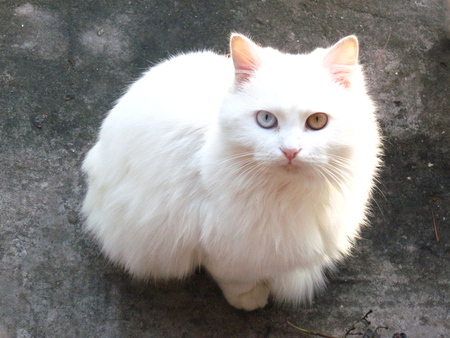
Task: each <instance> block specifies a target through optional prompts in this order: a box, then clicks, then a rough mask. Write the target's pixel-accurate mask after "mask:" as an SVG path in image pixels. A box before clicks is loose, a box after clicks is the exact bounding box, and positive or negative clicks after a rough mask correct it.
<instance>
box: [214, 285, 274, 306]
mask: <svg viewBox="0 0 450 338" xmlns="http://www.w3.org/2000/svg"><path fill="white" fill-rule="evenodd" d="M220 287H221V289H222V292H223V294H224V296H225V298H226V300H227V301H228V303H230V305H232V306H233V307H235V308H236V309H240V310H245V311H253V310H256V309H259V308H263V307H264V306H266V305H267V301H268V298H269V293H270V288H269V286H268V285H266V284H265V283H259V284H254V283H251V284H250V283H220Z"/></svg>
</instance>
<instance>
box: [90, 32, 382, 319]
mask: <svg viewBox="0 0 450 338" xmlns="http://www.w3.org/2000/svg"><path fill="white" fill-rule="evenodd" d="M357 53H358V52H357V40H356V38H355V37H348V38H345V39H343V40H341V41H340V42H338V43H337V44H336V45H335V46H333V47H331V48H329V49H317V50H316V51H314V52H313V53H311V54H307V55H290V54H283V53H281V52H279V51H277V50H274V49H271V48H261V47H258V46H257V45H255V44H254V43H253V42H252V41H250V40H249V39H247V38H245V37H244V36H241V35H238V34H234V35H233V36H232V38H231V58H226V57H224V56H220V55H217V54H214V53H212V52H195V53H190V54H184V55H179V56H176V57H174V58H171V59H169V60H167V61H165V62H162V63H160V64H159V65H156V66H155V67H153V68H151V69H150V70H149V71H147V72H146V73H145V74H144V75H143V76H142V77H141V78H140V79H139V80H138V81H137V82H135V83H134V84H133V85H131V87H130V88H129V90H128V91H127V92H126V94H125V95H124V96H123V97H122V98H121V99H120V100H119V101H118V103H117V104H116V106H115V107H114V108H113V109H112V110H111V112H110V113H109V115H108V116H107V118H106V119H105V121H104V123H103V125H102V127H101V131H100V134H99V138H98V141H97V143H96V144H95V146H94V147H93V148H92V149H91V150H90V151H89V153H88V155H87V157H86V159H85V161H84V164H83V170H84V171H85V172H86V173H87V176H88V186H89V188H88V192H87V195H86V198H85V201H84V205H83V213H84V214H85V215H86V217H87V222H86V223H87V230H88V231H90V232H91V233H93V235H94V236H95V237H96V238H97V239H98V241H99V242H100V245H101V247H102V250H103V252H104V253H105V254H106V255H107V256H108V257H109V258H110V259H111V260H112V261H114V262H117V263H119V264H120V265H122V266H123V267H124V268H125V269H126V270H128V271H129V272H130V273H131V274H132V275H134V276H136V277H139V278H143V279H148V278H161V279H166V278H183V277H186V276H188V275H189V274H191V273H192V272H193V271H194V270H195V269H197V268H198V267H199V266H203V267H204V268H205V269H206V270H207V271H208V272H209V273H210V274H211V275H212V276H213V278H214V279H215V280H216V281H217V282H218V284H219V286H220V287H221V289H222V291H223V293H224V295H225V297H226V299H227V300H228V302H229V303H230V304H231V305H233V306H235V307H237V308H241V309H245V310H254V309H256V308H260V307H263V306H265V305H266V303H267V300H268V297H269V294H271V295H272V296H273V297H274V298H275V299H276V300H280V301H291V302H294V303H296V302H301V301H304V300H310V299H311V297H312V295H313V291H314V289H316V288H317V287H320V286H321V285H322V284H323V282H324V277H323V270H324V269H325V268H328V267H332V266H333V263H334V262H336V261H337V260H339V259H340V258H341V257H343V256H344V255H346V254H348V252H349V250H350V248H351V245H352V241H353V239H354V238H355V236H356V235H357V233H358V230H359V227H360V224H362V223H364V217H365V212H366V205H367V203H368V200H369V197H370V193H371V189H372V185H373V179H374V175H375V174H376V168H377V166H378V164H379V156H378V155H379V135H378V127H377V123H376V119H375V116H374V107H373V104H372V102H371V100H370V98H369V97H368V96H367V94H366V90H365V86H364V80H363V75H362V72H361V69H360V66H359V65H358V64H357ZM261 111H262V112H267V113H266V115H264V116H263V120H262V121H261V120H258V118H259V116H258V114H260V113H259V112H261ZM317 112H324V113H326V118H327V123H326V125H325V126H324V127H322V128H321V129H320V130H315V129H312V128H310V127H308V123H309V121H310V117H311V116H312V115H314V114H315V113H317ZM314 116H316V115H314ZM322 116H323V115H322ZM273 117H275V119H276V125H274V126H270V127H269V128H268V127H267V125H265V124H264V123H266V122H268V121H269V120H270V119H272V118H273ZM318 118H319V117H316V120H317V121H318ZM258 121H260V122H261V123H263V125H264V126H261V125H258V123H260V122H258ZM317 121H316V122H317ZM313 122H314V121H313Z"/></svg>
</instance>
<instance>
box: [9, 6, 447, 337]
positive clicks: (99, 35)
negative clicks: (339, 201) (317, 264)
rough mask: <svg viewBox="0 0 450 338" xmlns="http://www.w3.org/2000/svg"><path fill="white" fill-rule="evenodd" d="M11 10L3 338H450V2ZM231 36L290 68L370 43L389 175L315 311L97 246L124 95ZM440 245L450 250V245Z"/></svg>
mask: <svg viewBox="0 0 450 338" xmlns="http://www.w3.org/2000/svg"><path fill="white" fill-rule="evenodd" d="M29 1H30V2H26V1H23V0H15V1H12V0H0V210H1V211H0V337H2V338H3V337H179V336H184V337H306V336H308V335H306V334H302V333H300V331H298V330H296V329H294V328H292V327H290V326H289V325H287V324H286V321H290V322H292V323H294V324H296V325H298V326H299V327H301V328H304V329H308V330H311V331H314V332H316V333H321V334H323V335H329V336H336V337H337V336H339V337H342V336H343V335H344V334H345V332H346V331H347V330H348V329H349V328H350V327H351V326H352V324H354V323H357V322H358V320H359V319H360V318H361V317H363V316H364V315H365V314H366V313H367V312H368V311H369V310H372V311H373V312H372V313H371V314H370V315H369V317H368V318H369V320H370V322H371V324H370V325H369V324H368V323H366V322H364V321H361V322H359V323H358V325H357V328H356V330H354V331H352V332H364V331H366V330H367V329H369V328H371V329H372V330H375V328H376V327H377V326H386V327H388V329H384V328H380V329H378V331H377V332H378V333H379V334H381V336H382V337H392V336H393V335H394V333H400V332H404V333H406V334H407V335H408V337H448V336H450V315H449V312H450V152H449V148H450V139H449V136H450V97H449V96H450V43H449V41H448V40H446V38H445V36H446V33H445V27H446V14H445V6H444V1H438V0H415V1H406V0H403V1H400V0H393V1H387V0H384V1H360V0H345V1H342V0H332V1H314V0H312V1H299V0H258V1H256V0H251V1H245V0H224V1H207V0H200V1H188V0H183V1H175V0H166V1H156V0H147V1H144V0H130V1H118V0H111V1H107V0H97V1H94V0H87V1H86V0H84V1H58V0H35V1H34V0H29ZM231 31H238V32H242V33H246V34H249V35H251V36H252V37H253V38H254V40H255V41H257V42H259V43H261V44H262V45H271V46H274V47H278V48H280V49H282V50H285V51H289V52H306V51H310V50H312V49H313V48H315V47H318V46H321V47H325V46H327V45H329V44H331V43H334V42H335V41H337V40H338V39H339V38H341V37H343V36H345V35H348V34H353V33H355V34H357V35H358V37H359V38H360V42H361V62H362V63H363V64H364V66H365V68H366V71H367V75H368V79H369V85H370V89H371V93H372V94H373V97H374V99H375V100H376V102H377V104H378V107H379V116H380V119H381V125H382V128H383V132H384V135H385V148H386V149H385V152H386V154H385V167H384V169H383V172H382V175H381V178H380V184H379V191H378V192H377V194H376V196H375V202H374V204H373V216H372V217H371V226H370V227H367V228H365V229H364V231H363V232H362V238H361V240H359V241H358V243H357V245H356V248H355V250H354V256H353V257H351V258H349V259H347V260H346V261H345V262H344V263H343V264H341V265H340V267H339V270H338V271H337V272H336V273H334V274H330V283H329V285H328V288H327V290H326V291H325V292H323V293H321V294H319V295H318V296H317V297H316V298H315V301H314V303H313V304H312V306H310V307H304V308H288V307H278V306H275V305H270V306H269V307H267V308H265V309H263V310H258V311H255V312H252V313H245V312H241V311H237V310H235V309H233V308H231V307H230V306H229V305H228V304H227V303H226V301H225V300H224V299H223V297H222V296H221V292H220V290H219V289H218V287H217V286H216V285H215V284H214V283H213V282H212V281H211V280H210V279H209V278H208V276H207V275H205V274H202V273H199V274H197V275H195V276H193V277H192V278H190V279H188V280H186V281H185V282H182V283H181V282H170V283H150V284H149V285H146V284H140V283H137V282H134V281H132V280H130V278H129V277H128V276H127V275H126V274H125V273H123V272H122V271H121V270H120V269H118V268H116V267H114V266H112V265H110V264H108V262H107V261H106V260H105V258H104V257H102V256H101V255H100V254H99V249H98V247H97V246H96V244H95V243H94V242H93V241H92V240H91V239H90V238H89V237H87V236H86V235H85V234H84V233H83V231H82V226H83V225H82V222H81V221H80V218H79V216H78V211H79V208H80V203H81V201H82V198H83V195H84V193H85V183H84V179H83V176H82V175H81V173H80V164H81V161H82V159H83V156H84V155H85V153H86V151H87V150H88V149H89V148H90V147H91V146H92V144H93V142H94V141H95V138H96V133H97V131H98V127H99V125H100V123H101V121H102V119H103V118H104V116H105V113H106V112H107V111H108V109H110V108H111V106H112V104H113V102H114V100H115V99H117V98H118V97H119V96H120V95H121V93H122V91H123V89H124V88H125V87H126V85H127V84H129V83H130V82H131V81H133V79H135V78H136V77H137V76H138V75H139V74H140V72H141V71H142V70H144V69H145V68H147V67H148V66H149V65H151V64H152V63H154V62H156V61H158V60H160V59H162V58H164V57H166V56H168V55H170V54H174V53H177V52H178V51H188V50H192V49H203V48H209V49H215V50H217V51H220V52H223V53H226V52H227V48H228V47H227V46H228V36H229V33H230V32H231ZM438 238H439V240H438Z"/></svg>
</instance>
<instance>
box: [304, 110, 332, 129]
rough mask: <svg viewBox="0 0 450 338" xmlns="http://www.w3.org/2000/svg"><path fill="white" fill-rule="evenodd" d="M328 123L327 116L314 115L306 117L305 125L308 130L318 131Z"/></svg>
mask: <svg viewBox="0 0 450 338" xmlns="http://www.w3.org/2000/svg"><path fill="white" fill-rule="evenodd" d="M327 123H328V116H327V114H325V113H315V114H312V115H310V116H309V117H308V119H307V120H306V125H307V126H308V128H309V129H312V130H320V129H322V128H324V127H325V126H326V125H327Z"/></svg>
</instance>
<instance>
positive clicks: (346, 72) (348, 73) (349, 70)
mask: <svg viewBox="0 0 450 338" xmlns="http://www.w3.org/2000/svg"><path fill="white" fill-rule="evenodd" d="M335 68H337V67H335ZM339 68H340V69H330V70H331V75H332V76H333V79H334V80H335V81H336V82H337V83H338V84H340V85H341V86H343V87H344V88H350V86H351V84H352V81H351V80H352V79H351V78H352V75H353V71H354V67H343V66H341V67H339Z"/></svg>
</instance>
